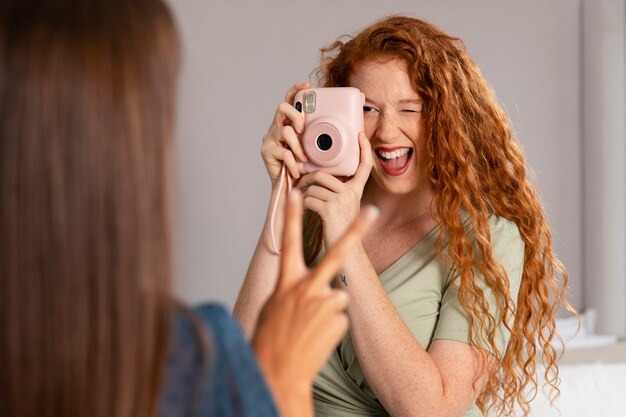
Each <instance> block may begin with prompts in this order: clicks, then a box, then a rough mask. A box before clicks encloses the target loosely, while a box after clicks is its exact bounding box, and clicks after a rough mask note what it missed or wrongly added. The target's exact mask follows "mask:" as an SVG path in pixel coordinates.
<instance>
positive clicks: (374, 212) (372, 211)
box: [363, 204, 380, 221]
mask: <svg viewBox="0 0 626 417" xmlns="http://www.w3.org/2000/svg"><path fill="white" fill-rule="evenodd" d="M379 215H380V209H379V208H378V207H376V206H375V205H373V204H368V205H366V206H365V207H364V208H363V216H364V217H365V220H369V221H374V220H376V219H377V218H378V216H379Z"/></svg>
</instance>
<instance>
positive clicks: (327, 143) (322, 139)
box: [315, 133, 333, 152]
mask: <svg viewBox="0 0 626 417" xmlns="http://www.w3.org/2000/svg"><path fill="white" fill-rule="evenodd" d="M315 146H317V149H319V150H320V151H322V152H328V151H329V150H330V149H331V148H332V147H333V138H332V137H331V136H330V135H329V134H328V133H322V134H321V135H319V136H318V137H317V139H315Z"/></svg>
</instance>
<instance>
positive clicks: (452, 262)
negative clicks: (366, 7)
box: [235, 16, 571, 417]
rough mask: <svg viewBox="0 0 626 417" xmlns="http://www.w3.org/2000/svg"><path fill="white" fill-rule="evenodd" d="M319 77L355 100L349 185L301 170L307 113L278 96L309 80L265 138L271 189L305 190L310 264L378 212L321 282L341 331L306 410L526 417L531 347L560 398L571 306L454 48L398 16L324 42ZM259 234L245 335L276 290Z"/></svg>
mask: <svg viewBox="0 0 626 417" xmlns="http://www.w3.org/2000/svg"><path fill="white" fill-rule="evenodd" d="M318 75H319V79H320V82H321V85H322V86H325V87H341V86H349V87H356V88H358V89H359V90H360V91H361V92H362V93H363V94H364V95H365V105H364V107H363V114H364V120H365V132H363V133H362V134H361V135H360V138H359V143H360V150H361V161H360V165H359V167H358V170H357V172H356V174H355V175H354V176H353V177H351V178H348V179H345V178H335V177H333V176H331V175H329V174H327V173H324V172H322V171H318V172H315V173H310V174H306V175H300V172H299V169H298V163H299V162H303V161H304V160H306V155H305V154H304V151H303V149H302V147H301V145H300V144H299V142H298V140H297V135H298V134H299V133H302V131H303V127H304V126H303V125H304V117H303V115H302V114H301V113H300V112H298V111H297V110H295V109H294V108H293V107H292V106H291V105H290V103H291V102H292V101H293V98H294V94H295V93H296V92H297V91H298V90H301V89H304V88H308V87H309V85H308V84H306V83H301V84H296V85H295V86H294V87H293V88H292V89H290V90H289V91H288V92H287V94H286V96H285V102H284V103H282V104H280V105H279V106H278V110H277V111H276V116H275V118H274V120H273V122H272V125H271V127H270V129H269V131H268V133H267V134H266V135H265V137H264V140H263V147H262V150H261V153H262V156H263V160H264V162H265V165H266V168H267V171H268V174H269V177H270V180H271V182H272V185H273V187H272V193H273V195H274V194H276V192H277V189H278V187H277V184H278V183H279V172H280V168H281V166H282V165H283V164H284V165H285V167H286V169H287V171H288V172H289V173H290V175H291V176H292V177H294V179H296V180H297V187H298V188H299V189H301V190H303V195H304V207H305V208H306V209H307V210H308V213H307V215H306V218H305V224H304V237H305V247H304V253H305V257H306V259H307V261H308V262H310V263H312V264H315V263H316V262H317V259H318V257H319V256H320V254H321V253H323V252H324V250H325V248H328V247H331V246H332V244H333V243H334V242H335V241H336V240H337V238H338V236H340V235H341V233H343V231H345V230H346V228H347V227H348V224H349V223H350V221H352V219H354V218H355V216H356V215H357V213H358V212H359V209H360V207H362V206H363V205H366V204H374V205H376V206H378V207H379V208H380V210H381V217H380V219H379V221H378V222H377V224H376V225H375V227H374V228H373V231H372V233H371V234H369V235H368V236H367V237H365V238H364V239H363V240H362V241H361V244H360V245H358V246H357V248H355V249H354V250H353V251H352V252H351V253H350V255H349V257H348V260H347V261H346V264H345V265H344V267H343V269H342V271H341V273H340V274H339V275H338V277H337V279H336V280H335V283H334V286H335V287H339V288H344V289H345V290H346V291H347V292H348V293H349V294H350V297H351V303H350V305H349V307H348V309H347V312H348V316H349V320H350V330H349V332H348V334H347V335H346V337H345V338H344V339H343V340H342V341H341V343H340V344H339V345H338V346H337V348H336V349H335V350H334V352H333V354H332V356H331V358H330V359H329V361H328V362H327V364H326V366H325V367H324V368H323V369H322V371H321V372H320V374H319V375H318V377H317V379H316V380H315V386H314V394H315V409H316V413H317V415H318V416H346V417H348V416H384V415H391V416H427V417H433V416H442V417H443V416H446V417H452V416H466V417H470V416H480V415H484V414H486V413H487V412H488V411H489V410H491V412H492V413H495V414H496V415H497V414H500V415H510V414H511V413H512V412H513V410H514V409H515V410H518V411H516V413H518V414H520V415H521V414H527V413H528V405H527V400H528V399H529V398H528V395H529V389H531V391H530V392H531V395H532V389H533V388H535V387H536V384H537V381H536V377H535V356H536V354H538V352H539V351H541V356H542V360H543V363H544V364H545V365H546V367H547V375H548V382H547V383H548V385H549V386H550V387H551V388H552V389H558V388H557V381H558V368H557V363H556V350H555V346H554V344H553V339H554V337H555V314H556V312H557V309H558V308H559V306H560V305H563V306H565V307H566V308H568V309H571V307H570V305H569V304H568V303H567V301H566V300H565V298H564V294H565V287H566V285H567V274H566V272H565V269H564V267H563V265H562V264H561V263H560V262H559V261H558V259H557V258H556V257H555V255H554V254H553V252H552V249H551V232H550V229H549V227H548V225H547V223H546V221H545V218H544V214H543V212H542V208H541V203H540V201H539V199H538V197H537V195H536V193H535V191H534V189H533V186H532V185H531V184H530V183H529V181H528V180H527V179H526V172H527V168H526V166H525V157H524V154H523V152H522V150H521V149H520V147H519V145H518V144H517V142H516V140H515V138H514V136H513V134H512V128H511V126H510V123H509V121H508V120H507V117H506V115H505V113H504V112H503V110H502V109H501V108H500V106H499V105H498V103H497V100H496V98H495V95H494V93H493V92H492V90H491V88H490V87H489V85H488V84H487V82H486V81H485V79H484V78H483V77H482V75H481V73H480V71H479V69H478V68H477V66H476V65H475V64H474V62H473V61H472V60H471V59H470V58H469V56H468V55H467V53H466V51H465V49H464V46H463V44H462V42H461V41H460V40H459V39H457V38H454V37H452V36H450V35H448V34H446V33H444V32H442V31H441V30H440V29H438V28H437V27H435V26H433V25H432V24H429V23H427V22H424V21H422V20H419V19H415V18H411V17H405V16H391V17H388V18H385V19H382V20H380V21H378V22H376V23H374V24H372V25H371V26H369V27H367V28H365V29H363V30H362V31H361V32H359V33H357V34H356V35H355V36H353V37H351V38H349V39H346V40H338V41H336V42H335V43H334V44H332V45H330V46H329V47H327V48H325V49H323V50H322V62H321V66H320V67H319V69H318ZM278 221H280V219H278ZM269 235H270V232H269V227H265V229H264V231H263V234H262V236H261V238H260V241H259V245H258V246H257V249H256V252H255V254H254V256H253V259H252V261H251V265H250V268H249V271H248V275H247V277H246V280H245V282H244V285H243V287H242V289H241V292H240V295H239V299H238V302H237V304H236V307H235V316H236V318H238V320H239V321H240V322H241V324H242V326H243V328H244V330H246V331H247V333H248V334H251V331H252V329H253V325H254V323H255V322H256V318H257V316H258V311H259V309H260V307H261V305H262V303H263V302H264V300H265V299H266V298H267V297H268V295H269V294H270V290H271V288H272V287H273V285H274V283H273V282H271V281H267V280H266V277H268V276H273V275H274V271H276V268H277V266H278V257H277V256H276V255H273V254H272V250H271V245H269V244H268V242H269V239H270V236H269ZM518 414H516V415H518ZM490 415H491V414H490Z"/></svg>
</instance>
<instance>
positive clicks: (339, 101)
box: [294, 87, 365, 176]
mask: <svg viewBox="0 0 626 417" xmlns="http://www.w3.org/2000/svg"><path fill="white" fill-rule="evenodd" d="M364 104H365V96H364V95H363V93H361V92H360V91H359V90H358V89H357V88H354V87H330V88H311V89H308V90H300V91H298V93H297V94H296V98H295V100H294V107H295V108H296V109H297V110H298V111H299V112H304V126H305V127H304V133H303V134H302V135H301V136H300V137H299V139H300V142H301V143H302V147H303V148H304V152H305V153H306V156H307V157H308V158H309V162H306V163H301V164H300V173H301V174H307V173H309V172H314V171H320V170H321V171H324V172H327V173H329V174H331V175H335V176H352V175H354V173H355V172H356V169H357V167H358V166H359V159H360V148H359V139H358V135H359V132H361V131H363V130H364V126H363V105H364Z"/></svg>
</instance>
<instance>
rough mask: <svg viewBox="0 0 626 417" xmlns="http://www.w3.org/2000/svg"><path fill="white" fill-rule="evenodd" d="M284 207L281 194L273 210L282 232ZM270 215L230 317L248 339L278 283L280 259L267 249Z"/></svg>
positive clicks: (275, 190) (270, 246)
mask: <svg viewBox="0 0 626 417" xmlns="http://www.w3.org/2000/svg"><path fill="white" fill-rule="evenodd" d="M276 192H277V189H276V187H272V195H271V198H272V201H273V199H274V197H275V196H276ZM284 205H285V196H284V195H283V196H281V198H280V201H279V206H278V207H277V210H276V218H275V226H274V227H275V228H274V230H282V224H283V221H284V220H283V212H284V209H283V207H284ZM270 214H271V213H270V212H269V210H268V214H267V218H266V220H265V225H264V227H263V231H262V232H261V236H260V237H259V241H258V243H257V246H256V249H255V251H254V254H253V255H252V260H251V261H250V265H249V266H248V272H247V273H246V277H245V279H244V282H243V284H242V286H241V289H240V290H239V295H238V296H237V301H236V302H235V307H234V309H233V316H234V317H235V319H236V320H237V321H238V322H239V324H240V325H241V327H242V329H243V331H244V334H245V335H246V337H247V338H248V339H250V338H251V337H252V334H253V332H254V328H255V327H256V323H257V320H258V317H259V313H260V311H261V308H262V307H263V305H264V304H265V302H266V301H267V300H268V298H269V297H270V295H271V294H272V292H273V291H274V288H275V287H276V282H277V281H278V271H279V266H280V256H279V255H277V254H275V253H273V252H272V250H271V249H270V248H272V241H271V236H270V226H269V218H270ZM276 239H277V245H278V246H279V247H280V246H281V243H282V242H281V241H282V239H280V238H278V237H276Z"/></svg>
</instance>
